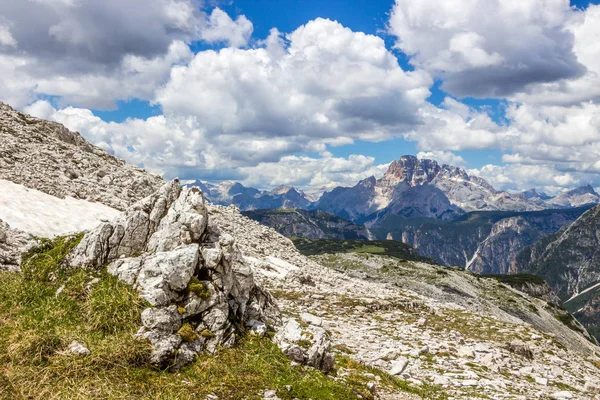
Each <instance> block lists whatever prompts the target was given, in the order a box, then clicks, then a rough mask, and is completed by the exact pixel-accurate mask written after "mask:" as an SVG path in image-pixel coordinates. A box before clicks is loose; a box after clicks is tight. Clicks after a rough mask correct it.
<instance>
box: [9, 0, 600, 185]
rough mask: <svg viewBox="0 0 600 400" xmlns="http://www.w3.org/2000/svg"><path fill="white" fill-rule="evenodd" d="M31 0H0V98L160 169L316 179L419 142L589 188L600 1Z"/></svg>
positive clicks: (272, 179) (495, 167) (360, 172)
mask: <svg viewBox="0 0 600 400" xmlns="http://www.w3.org/2000/svg"><path fill="white" fill-rule="evenodd" d="M30 1H32V0H26V1H24V2H23V3H19V4H18V5H14V4H13V5H12V6H10V7H9V6H8V2H6V3H5V2H3V1H1V0H0V15H1V16H2V19H0V56H2V57H4V58H3V60H4V62H3V63H2V64H0V99H1V100H3V101H6V102H8V103H10V104H12V105H13V106H15V107H17V108H19V109H22V110H24V111H27V112H30V113H32V114H35V115H37V116H40V117H44V118H48V119H54V120H56V121H59V122H62V123H64V124H65V125H67V126H68V127H69V128H71V129H74V130H78V131H80V132H81V133H82V135H83V136H84V137H86V138H87V139H88V140H90V141H91V142H93V143H94V144H97V145H99V146H100V147H102V148H104V149H106V150H107V151H109V152H111V153H113V154H115V155H117V156H119V157H123V158H125V159H127V161H129V162H132V163H135V164H137V165H140V166H143V167H145V168H147V169H149V170H151V171H154V172H157V173H162V174H163V175H164V176H165V177H167V178H170V177H173V176H180V177H186V178H201V179H208V180H210V179H227V178H232V179H239V180H241V181H243V182H244V183H245V184H248V185H254V186H258V187H261V188H268V187H272V186H276V185H278V184H293V185H296V186H299V187H301V188H305V189H309V190H319V189H321V190H322V189H323V188H331V187H333V186H335V185H339V184H341V185H349V184H353V183H355V182H356V181H358V180H359V179H363V178H365V177H367V176H368V175H370V174H375V175H380V174H381V173H382V172H383V171H384V170H385V164H387V163H389V162H391V161H392V160H394V159H397V158H399V157H400V156H401V155H404V154H419V155H420V156H423V157H425V156H426V157H433V158H436V159H437V160H438V161H439V162H441V163H453V164H457V165H460V166H463V167H465V168H468V169H470V170H473V171H472V172H474V173H476V174H479V175H480V176H482V177H484V178H485V179H487V180H489V181H490V182H491V183H492V184H493V185H495V186H496V187H498V188H502V189H506V190H513V191H517V190H523V189H527V188H530V187H538V188H540V189H542V190H546V191H548V192H558V191H560V190H564V189H568V188H571V187H575V186H578V185H583V184H587V183H592V184H593V185H595V186H596V187H598V186H600V177H599V174H600V163H598V162H597V160H598V159H600V133H599V127H598V126H597V124H596V122H595V121H597V120H598V119H597V118H598V117H597V116H596V115H597V114H598V113H600V106H599V105H598V99H600V89H596V88H598V87H600V63H599V62H598V61H597V60H599V59H600V54H597V53H598V49H597V48H596V47H595V46H594V43H595V42H597V40H598V37H599V36H600V32H599V31H598V29H599V28H596V27H598V26H600V6H597V4H598V2H599V0H594V1H591V2H590V1H572V2H571V3H570V4H569V3H568V2H567V0H543V1H542V0H522V1H521V2H519V3H515V2H508V1H506V2H504V1H501V0H499V1H495V2H489V1H487V0H474V1H473V2H469V3H466V2H460V1H456V2H453V1H452V0H448V1H447V2H444V3H435V2H431V1H429V0H410V1H409V0H387V1H378V0H371V1H367V0H356V1H352V2H347V1H341V0H332V1H326V2H323V1H312V0H305V1H291V0H289V1H276V2H275V1H272V0H271V1H267V0H231V1H226V2H222V1H212V2H206V4H205V6H204V7H202V8H198V7H197V6H198V4H199V3H198V2H197V1H196V0H130V1H129V2H126V3H123V2H121V1H118V0H107V1H105V2H92V3H86V2H84V3H77V4H76V3H70V2H64V3H59V4H58V3H57V4H55V5H54V6H53V7H50V6H49V5H46V4H45V3H39V4H38V3H36V4H38V6H37V7H36V8H35V9H32V8H28V9H27V10H29V13H30V14H31V10H35V12H36V13H37V14H36V15H28V13H27V12H21V11H22V10H20V9H19V8H20V7H27V3H28V2H30ZM11 4H12V3H11ZM469 7H472V8H469ZM140 10H142V11H143V12H139V11H140ZM30 18H36V21H37V22H36V29H37V32H38V33H37V36H36V35H31V32H29V31H28V30H27V29H25V27H26V26H28V25H30V23H29V22H30V21H29V19H30ZM273 28H276V29H277V30H278V31H277V32H273V31H272V29H273ZM97 33H101V34H97Z"/></svg>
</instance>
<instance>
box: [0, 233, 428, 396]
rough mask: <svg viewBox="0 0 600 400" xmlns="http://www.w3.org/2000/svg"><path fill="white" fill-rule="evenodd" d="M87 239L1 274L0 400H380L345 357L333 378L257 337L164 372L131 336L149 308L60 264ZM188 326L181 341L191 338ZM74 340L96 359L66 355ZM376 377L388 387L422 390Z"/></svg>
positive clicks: (48, 245)
mask: <svg viewBox="0 0 600 400" xmlns="http://www.w3.org/2000/svg"><path fill="white" fill-rule="evenodd" d="M80 238H81V235H78V236H75V237H67V238H58V239H56V240H54V241H46V242H44V244H43V247H42V248H40V249H38V250H36V251H33V252H31V253H30V254H29V255H28V256H27V257H26V258H25V261H24V265H23V266H24V267H25V270H26V272H25V273H22V274H21V273H4V274H0V399H2V400H5V399H6V400H9V399H10V400H13V399H16V400H19V399H44V400H48V399H49V400H53V399H74V400H79V399H173V400H175V399H198V398H201V399H202V398H205V397H206V395H208V394H211V393H212V394H215V395H217V396H219V398H221V399H260V398H262V396H261V394H262V392H263V391H264V390H268V389H274V390H277V392H278V396H279V397H280V398H282V399H293V398H298V399H331V400H333V399H340V400H350V399H358V398H363V399H372V398H373V395H372V394H371V393H370V391H369V390H368V388H367V387H366V381H365V379H366V378H365V377H364V376H363V374H364V373H365V372H371V371H372V369H367V368H366V367H363V366H362V365H360V364H357V363H356V364H350V363H349V362H348V361H346V360H344V359H343V358H342V359H341V360H340V363H338V365H337V370H340V369H341V368H344V370H345V371H346V370H349V371H350V373H349V374H348V375H343V376H342V374H340V375H338V376H336V371H334V372H333V373H332V376H326V375H324V374H322V373H321V372H319V371H317V370H315V369H312V368H307V367H299V366H292V365H291V363H290V362H289V360H288V359H287V358H286V357H285V356H284V355H283V354H282V353H281V351H280V350H279V349H278V347H277V346H276V345H274V344H273V343H271V341H270V340H269V339H268V338H259V337H255V336H247V337H238V343H237V345H236V346H234V348H231V349H221V350H219V352H218V353H217V355H215V356H210V355H201V356H199V357H198V358H197V360H196V361H195V362H194V363H193V364H191V365H188V366H186V367H184V368H183V369H181V370H180V371H178V372H177V373H172V372H167V371H164V370H159V369H157V368H156V367H154V366H152V365H151V364H150V363H149V355H150V351H151V348H150V345H149V343H147V342H146V341H143V340H139V339H136V338H135V337H134V333H135V332H136V331H137V329H138V327H139V326H141V321H140V314H141V311H142V310H143V309H144V308H146V307H147V306H148V305H147V304H146V303H145V302H144V301H143V300H140V298H139V297H138V296H137V293H136V292H135V291H134V290H133V289H132V288H131V287H129V286H127V285H125V284H123V283H121V282H120V281H118V280H117V279H116V278H115V277H113V276H111V275H109V274H108V273H107V272H106V271H91V270H84V269H73V270H71V269H67V268H63V267H62V261H63V258H64V256H65V255H66V253H67V249H69V248H72V247H73V246H74V245H75V244H76V243H77V242H78V240H79V239H80ZM40 278H42V279H40ZM94 278H99V280H98V281H96V282H95V283H94V284H90V282H92V280H93V279H94ZM59 288H63V290H62V291H61V292H60V293H59V294H57V290H58V289H59ZM188 328H189V326H186V325H185V324H184V325H183V327H182V328H181V331H180V334H181V335H182V337H184V339H185V340H193V339H194V337H192V336H193V334H194V333H195V332H194V333H192V332H190V329H188ZM210 334H211V333H210V332H206V335H210ZM73 340H77V341H78V342H79V343H81V344H83V345H84V346H86V347H87V348H88V349H89V350H90V354H89V355H88V356H86V357H78V356H73V355H69V354H67V353H66V352H65V349H66V347H67V346H68V345H69V343H71V341H73ZM378 374H381V376H383V377H384V378H385V381H384V383H383V384H381V385H383V387H385V388H387V389H390V390H405V391H410V392H413V393H414V392H415V390H424V389H422V388H417V389H415V388H413V387H412V386H410V385H408V384H406V383H405V382H401V381H397V380H394V379H393V378H391V377H389V376H387V375H385V374H384V373H383V372H381V371H379V372H378ZM288 385H289V386H291V390H289V391H288V390H287V389H286V386H288ZM381 385H380V386H381ZM434 389H435V388H429V387H428V388H427V390H434ZM430 398H436V397H430Z"/></svg>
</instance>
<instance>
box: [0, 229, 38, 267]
mask: <svg viewBox="0 0 600 400" xmlns="http://www.w3.org/2000/svg"><path fill="white" fill-rule="evenodd" d="M33 244H34V241H33V238H32V237H31V236H30V235H29V234H27V233H25V232H21V231H19V230H17V229H12V228H11V227H10V226H9V225H8V224H7V223H6V222H4V221H2V220H0V272H2V271H19V266H20V265H21V254H22V253H23V252H24V251H26V250H27V249H28V248H29V247H30V246H32V245H33Z"/></svg>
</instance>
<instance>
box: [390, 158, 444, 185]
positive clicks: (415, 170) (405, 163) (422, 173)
mask: <svg viewBox="0 0 600 400" xmlns="http://www.w3.org/2000/svg"><path fill="white" fill-rule="evenodd" d="M440 169H441V168H440V166H439V164H438V163H437V161H435V160H429V159H418V158H417V157H415V156H410V155H406V156H402V157H400V159H399V160H397V161H393V162H392V163H391V164H390V166H389V167H388V170H387V171H386V172H385V174H384V176H383V179H382V180H383V181H384V182H386V183H388V184H397V183H399V182H408V183H409V184H410V186H417V185H422V184H424V183H429V182H431V181H432V180H433V178H435V177H436V176H437V174H438V173H439V172H440Z"/></svg>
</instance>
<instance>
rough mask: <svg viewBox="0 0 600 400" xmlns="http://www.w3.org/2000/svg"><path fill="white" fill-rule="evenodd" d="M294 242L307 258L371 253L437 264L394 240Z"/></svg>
mask: <svg viewBox="0 0 600 400" xmlns="http://www.w3.org/2000/svg"><path fill="white" fill-rule="evenodd" d="M292 241H293V242H294V245H295V246H296V248H297V249H298V251H300V252H301V253H302V254H304V255H307V256H313V255H318V254H334V253H370V254H378V255H382V256H390V257H394V258H398V259H401V260H408V261H423V262H427V263H430V264H435V261H433V260H431V259H429V258H427V257H421V256H419V255H418V254H417V252H416V251H415V250H414V249H413V248H412V247H410V246H408V245H406V244H404V243H402V242H397V241H394V240H373V241H367V240H335V239H317V240H311V239H304V238H293V239H292Z"/></svg>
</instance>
